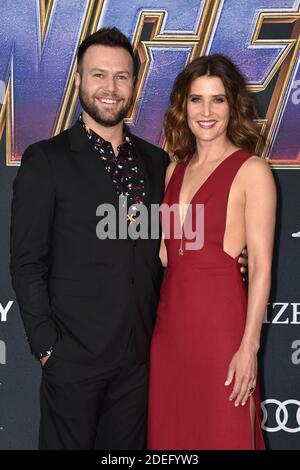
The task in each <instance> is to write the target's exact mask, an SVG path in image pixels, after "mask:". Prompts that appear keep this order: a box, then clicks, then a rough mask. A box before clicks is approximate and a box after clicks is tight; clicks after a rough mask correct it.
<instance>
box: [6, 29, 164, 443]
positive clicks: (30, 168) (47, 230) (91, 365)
mask: <svg viewBox="0 0 300 470" xmlns="http://www.w3.org/2000/svg"><path fill="white" fill-rule="evenodd" d="M76 86H77V87H78V90H79V96H80V102H81V105H82V108H83V112H82V114H81V116H80V118H79V120H78V121H77V122H76V124H75V125H74V126H73V127H72V128H70V129H69V130H67V131H65V132H62V133H61V134H59V135H57V136H56V137H53V138H51V139H49V140H44V141H41V142H38V143H35V144H33V145H31V146H30V147H29V148H27V150H26V151H25V153H24V155H23V158H22V164H21V167H20V169H19V172H18V174H17V177H16V179H15V182H14V195H13V204H12V225H11V275H12V281H13V286H14V289H15V291H16V295H17V300H18V303H19V306H20V311H21V315H22V319H23V322H24V326H25V330H26V334H27V337H28V340H29V343H30V346H31V350H32V352H33V353H34V354H35V355H36V357H37V358H38V359H40V361H41V364H42V382H41V422H40V443H39V447H40V449H144V448H145V436H146V416H147V384H148V361H149V357H148V355H149V342H150V338H151V333H152V329H153V325H154V322H155V313H156V307H157V301H158V295H159V286H160V278H161V271H162V269H161V263H160V261H159V257H158V252H159V240H158V239H157V238H156V239H155V238H154V239H151V238H148V239H146V238H145V239H142V238H140V239H137V240H134V239H132V238H130V237H127V238H125V239H121V238H120V237H118V228H117V233H116V236H115V235H114V234H109V235H111V236H110V237H108V238H106V239H99V238H98V236H97V234H96V228H97V224H98V223H99V220H100V219H99V217H98V216H97V213H98V212H97V208H98V207H99V206H100V205H101V204H111V206H113V207H114V208H115V209H116V213H117V214H118V208H119V202H120V200H121V201H122V204H123V203H124V201H125V200H126V198H127V205H128V206H130V205H132V207H133V212H131V213H130V214H129V215H127V219H128V220H127V222H126V220H125V224H126V227H127V226H129V225H130V224H134V223H135V216H137V215H138V213H139V205H140V204H144V206H146V208H147V209H148V210H149V211H150V205H151V204H159V203H160V202H161V199H162V196H163V191H164V176H165V170H166V167H167V165H168V162H169V159H168V156H167V154H166V153H165V152H164V151H163V150H162V149H160V148H157V147H155V146H153V145H151V144H150V143H148V142H146V141H144V140H142V139H140V138H138V137H136V136H134V135H133V134H131V133H129V131H128V130H127V129H126V128H125V127H124V124H123V119H124V117H125V116H126V114H127V112H128V110H129V108H130V105H131V100H132V94H133V87H134V56H133V50H132V47H131V44H130V42H129V41H128V39H127V38H126V37H125V36H124V35H123V34H122V33H121V32H120V31H118V30H117V29H116V28H103V29H101V30H99V31H98V32H96V33H95V34H93V35H92V36H90V37H88V38H87V39H86V40H85V41H84V42H83V43H82V44H81V46H80V48H79V50H78V70H77V73H76ZM122 198H123V199H122Z"/></svg>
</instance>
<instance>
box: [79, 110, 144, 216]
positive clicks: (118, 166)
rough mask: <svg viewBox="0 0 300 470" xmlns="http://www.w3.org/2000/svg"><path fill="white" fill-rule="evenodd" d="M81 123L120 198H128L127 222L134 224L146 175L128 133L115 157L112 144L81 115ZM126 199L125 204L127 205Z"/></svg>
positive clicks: (141, 198) (141, 200) (142, 195)
mask: <svg viewBox="0 0 300 470" xmlns="http://www.w3.org/2000/svg"><path fill="white" fill-rule="evenodd" d="M79 121H80V123H81V125H82V127H83V129H84V130H85V132H86V134H87V137H88V138H89V139H90V141H91V143H92V144H93V147H94V149H95V150H96V151H97V152H98V154H99V157H100V158H101V160H103V161H104V164H105V169H106V171H107V173H108V174H109V176H110V177H111V179H112V183H113V185H114V187H115V191H116V193H117V196H118V197H122V196H125V197H126V198H127V208H128V209H129V208H130V206H132V207H131V211H130V213H129V214H127V220H128V221H129V222H132V221H133V220H134V218H135V214H136V212H137V210H138V205H139V204H141V203H142V202H143V198H144V197H145V175H144V170H143V168H142V165H141V162H140V161H139V160H138V159H137V158H136V156H135V155H134V151H133V147H132V143H131V142H130V138H129V137H128V135H126V133H124V142H123V143H122V144H121V145H119V146H118V154H117V155H115V153H114V150H113V147H112V145H111V142H108V141H106V140H104V139H103V138H102V137H100V136H99V135H98V134H97V133H96V132H94V131H93V130H92V129H90V128H89V127H87V125H86V124H85V123H84V121H83V119H82V116H81V115H80V117H79ZM125 201H126V199H124V202H123V204H126V202H125Z"/></svg>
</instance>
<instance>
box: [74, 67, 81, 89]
mask: <svg viewBox="0 0 300 470" xmlns="http://www.w3.org/2000/svg"><path fill="white" fill-rule="evenodd" d="M80 82H81V75H80V73H79V72H78V71H77V72H75V87H76V88H79V86H80Z"/></svg>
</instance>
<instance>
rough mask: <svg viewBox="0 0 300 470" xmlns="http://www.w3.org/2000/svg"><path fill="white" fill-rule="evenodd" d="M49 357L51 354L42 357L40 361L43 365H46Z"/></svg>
mask: <svg viewBox="0 0 300 470" xmlns="http://www.w3.org/2000/svg"><path fill="white" fill-rule="evenodd" d="M49 357H50V356H45V357H42V359H40V363H41V364H42V367H44V365H45V364H46V362H47V361H48V359H49Z"/></svg>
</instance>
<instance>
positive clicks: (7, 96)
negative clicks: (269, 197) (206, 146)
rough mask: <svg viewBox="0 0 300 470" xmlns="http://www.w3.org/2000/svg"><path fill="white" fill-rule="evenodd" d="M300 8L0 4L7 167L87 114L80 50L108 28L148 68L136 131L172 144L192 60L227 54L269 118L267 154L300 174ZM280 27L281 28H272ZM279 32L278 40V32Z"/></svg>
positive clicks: (250, 2)
mask: <svg viewBox="0 0 300 470" xmlns="http://www.w3.org/2000/svg"><path fill="white" fill-rule="evenodd" d="M299 24H300V1H299V0H284V1H283V0H247V1H246V2H241V1H240V0H130V1H129V0H80V1H76V2H74V0H14V1H13V2H12V1H11V0H1V2H0V45H1V47H0V138H4V137H5V139H4V141H5V145H6V151H5V153H6V164H7V165H18V164H19V163H20V158H21V155H22V152H23V151H24V149H25V148H26V147H27V146H28V145H29V144H31V143H33V142H35V141H37V140H40V139H44V138H49V137H50V136H52V135H55V134H57V133H59V132H61V131H62V130H64V129H66V128H67V127H69V126H70V125H71V124H72V123H73V122H74V120H75V119H76V117H77V116H78V113H79V111H80V109H79V105H78V99H77V95H76V92H75V88H74V73H75V70H76V49H77V47H78V45H79V43H80V42H81V41H82V40H83V39H84V38H85V37H86V36H87V35H89V34H91V33H93V32H94V31H96V30H97V29H99V28H101V27H103V26H113V25H115V26H117V27H118V28H120V29H121V30H122V31H123V32H124V33H125V34H126V35H127V36H128V37H129V38H130V40H131V41H132V44H133V46H134V50H135V52H136V54H137V55H138V57H139V62H140V70H139V76H138V83H137V87H136V93H135V97H134V103H133V106H132V109H131V111H130V113H129V115H128V124H129V126H130V127H131V130H132V132H134V133H136V134H138V135H140V136H141V137H143V138H145V139H147V140H149V141H151V142H153V143H154V144H157V145H163V143H164V139H163V134H162V120H163V115H164V113H165V110H166V108H167V106H168V101H169V94H170V90H171V87H172V84H173V81H174V79H175V77H176V76H177V74H178V73H179V71H180V70H181V69H182V68H183V67H184V66H185V65H186V64H187V63H188V62H190V61H191V60H192V59H194V58H195V57H198V56H200V55H203V54H211V53H215V52H219V53H222V54H226V55H227V56H229V57H230V58H232V59H233V60H234V62H235V63H236V64H237V65H238V66H239V67H240V69H241V70H242V72H243V73H244V75H245V76H246V78H247V82H248V85H249V90H250V91H251V92H252V93H254V94H255V95H257V98H259V96H262V94H263V93H265V95H264V96H267V97H268V100H267V102H266V103H265V102H264V104H263V106H262V108H263V109H262V110H261V119H260V125H261V133H262V134H264V135H265V137H266V138H267V143H266V145H265V147H264V149H263V156H264V157H265V158H267V159H269V160H270V162H271V163H272V164H273V165H275V166H279V167H281V168H284V167H287V166H288V167H289V168H292V167H294V168H296V167H298V168H299V165H300V154H299V129H298V123H299V120H300V67H299V63H300V62H299V46H300V39H299ZM272 28H273V29H272ZM271 30H272V31H273V33H272V34H271V35H270V31H271Z"/></svg>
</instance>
